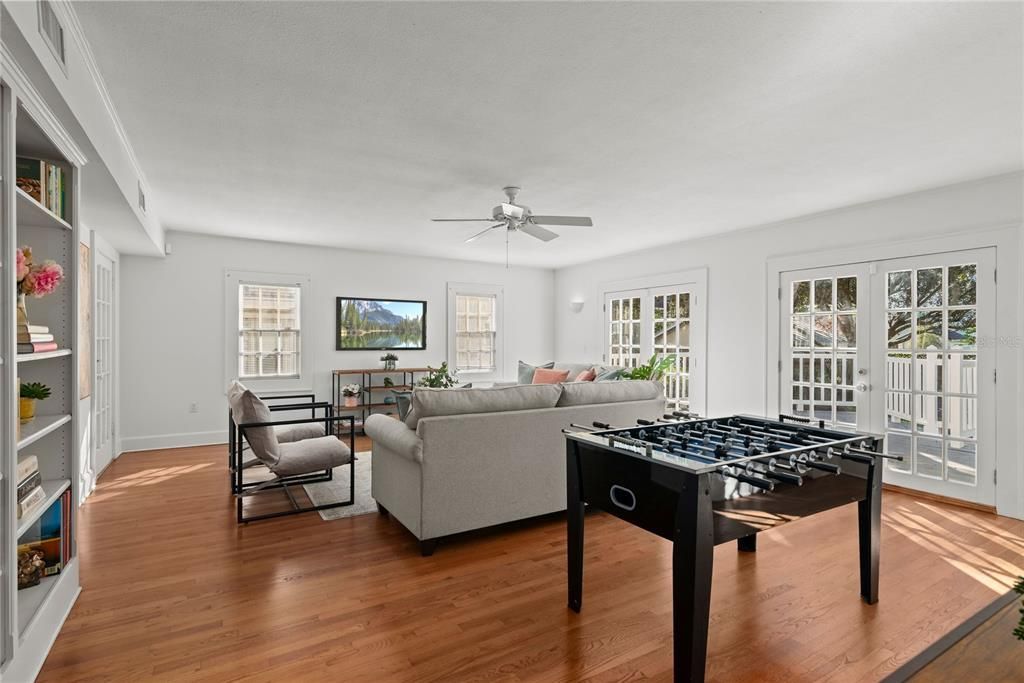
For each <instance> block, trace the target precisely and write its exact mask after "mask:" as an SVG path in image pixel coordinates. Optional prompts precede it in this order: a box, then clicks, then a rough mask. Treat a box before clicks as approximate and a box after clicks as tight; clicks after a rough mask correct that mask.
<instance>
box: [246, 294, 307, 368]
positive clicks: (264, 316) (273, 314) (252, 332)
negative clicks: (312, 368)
mask: <svg viewBox="0 0 1024 683" xmlns="http://www.w3.org/2000/svg"><path fill="white" fill-rule="evenodd" d="M301 295H302V290H301V288H300V287H298V286H290V285H270V284H258V283H253V282H239V283H238V376H239V378H241V379H258V378H278V379H289V378H297V377H299V374H300V369H301V367H302V365H301V362H300V349H301V345H300V329H301V324H300V317H301V316H300V310H301V308H300V298H301Z"/></svg>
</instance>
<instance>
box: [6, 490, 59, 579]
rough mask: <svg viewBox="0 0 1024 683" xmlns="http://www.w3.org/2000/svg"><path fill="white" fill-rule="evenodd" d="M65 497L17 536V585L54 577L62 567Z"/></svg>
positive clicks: (55, 502) (54, 502)
mask: <svg viewBox="0 0 1024 683" xmlns="http://www.w3.org/2000/svg"><path fill="white" fill-rule="evenodd" d="M65 501H66V498H65V496H63V495H62V496H61V497H60V498H58V499H57V500H55V501H53V504H52V505H50V507H49V508H47V509H46V512H44V513H43V514H42V515H40V516H39V519H37V520H36V521H35V522H33V523H32V525H31V526H29V528H28V529H27V530H26V531H25V533H24V534H22V535H21V538H19V539H18V588H19V589H22V588H28V587H30V586H35V585H37V584H38V583H39V581H40V580H41V579H42V578H43V577H46V576H56V575H57V574H60V572H61V570H62V569H63V568H64V557H65V554H66V551H65V548H64V546H65V542H64V528H65V519H66V516H65V508H68V507H70V506H69V505H68V504H67V503H66V502H65Z"/></svg>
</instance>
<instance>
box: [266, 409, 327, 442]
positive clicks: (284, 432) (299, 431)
mask: <svg viewBox="0 0 1024 683" xmlns="http://www.w3.org/2000/svg"><path fill="white" fill-rule="evenodd" d="M321 412H323V411H321ZM279 414H280V413H279ZM279 419H282V420H286V419H295V418H284V417H282V418H279ZM325 434H326V432H325V431H324V423H323V422H305V423H303V424H297V425H278V426H277V427H274V436H276V437H277V443H279V444H282V443H294V442H296V441H302V440H303V439H316V438H319V437H321V436H324V435H325Z"/></svg>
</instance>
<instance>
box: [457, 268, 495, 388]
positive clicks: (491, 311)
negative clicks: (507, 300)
mask: <svg viewBox="0 0 1024 683" xmlns="http://www.w3.org/2000/svg"><path fill="white" fill-rule="evenodd" d="M502 305H503V302H502V289H501V288H500V287H496V286H493V285H474V284H458V283H451V284H449V287H448V325H449V335H448V365H449V367H450V368H452V369H453V370H454V371H455V372H456V373H459V374H462V375H472V376H474V377H476V378H478V379H483V378H485V377H493V376H495V375H497V374H499V373H500V371H501V352H502V348H501V347H502V329H501V327H502V316H501V313H502Z"/></svg>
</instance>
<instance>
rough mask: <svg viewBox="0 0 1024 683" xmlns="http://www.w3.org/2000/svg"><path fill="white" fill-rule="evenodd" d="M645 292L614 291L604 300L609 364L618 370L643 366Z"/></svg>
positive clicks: (645, 357)
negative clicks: (643, 307) (643, 308)
mask: <svg viewBox="0 0 1024 683" xmlns="http://www.w3.org/2000/svg"><path fill="white" fill-rule="evenodd" d="M644 292H645V290H635V291H632V292H615V293H612V294H609V295H608V296H607V297H606V300H605V311H607V313H606V315H607V316H608V317H607V321H608V363H609V364H611V365H615V366H617V367H620V368H635V367H636V366H638V365H640V364H641V363H645V362H646V361H647V359H648V358H650V354H649V353H648V354H647V355H646V356H644V355H643V351H644V347H645V344H644V340H642V339H641V335H642V331H643V327H644V326H643V324H642V323H643V311H642V310H641V308H642V306H643V303H642V302H643V299H644Z"/></svg>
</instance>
